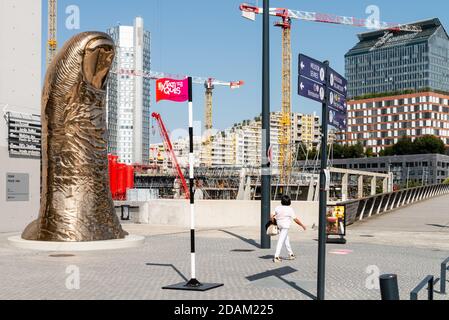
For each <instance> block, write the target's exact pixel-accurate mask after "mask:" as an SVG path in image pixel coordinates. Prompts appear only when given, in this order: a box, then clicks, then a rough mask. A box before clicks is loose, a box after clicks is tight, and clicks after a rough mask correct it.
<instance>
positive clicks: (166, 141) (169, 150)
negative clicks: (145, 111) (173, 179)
mask: <svg viewBox="0 0 449 320" xmlns="http://www.w3.org/2000/svg"><path fill="white" fill-rule="evenodd" d="M152 117H153V118H154V119H156V122H157V123H158V125H159V131H160V134H161V138H162V140H163V142H164V147H165V151H166V152H167V153H168V154H169V156H170V160H171V162H172V163H173V166H174V167H175V170H176V172H177V174H178V177H179V179H180V180H181V184H182V188H183V189H184V195H185V198H186V199H190V192H189V188H188V187H187V182H186V179H185V177H184V174H183V173H182V170H181V167H180V166H179V163H178V159H177V158H176V154H175V151H174V150H173V146H172V144H171V141H170V137H169V135H168V131H167V128H166V127H165V125H164V122H163V121H162V118H161V115H160V114H159V113H156V112H153V114H152Z"/></svg>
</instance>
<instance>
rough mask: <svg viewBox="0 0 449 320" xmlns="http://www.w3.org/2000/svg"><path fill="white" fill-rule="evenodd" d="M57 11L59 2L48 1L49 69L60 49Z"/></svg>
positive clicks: (54, 0) (55, 0)
mask: <svg viewBox="0 0 449 320" xmlns="http://www.w3.org/2000/svg"><path fill="white" fill-rule="evenodd" d="M57 10H58V9H57V0H48V17H47V18H48V35H47V37H48V39H47V67H48V66H49V65H50V63H51V62H52V60H53V58H54V57H55V56H56V51H57V49H58V41H57V19H58V18H57Z"/></svg>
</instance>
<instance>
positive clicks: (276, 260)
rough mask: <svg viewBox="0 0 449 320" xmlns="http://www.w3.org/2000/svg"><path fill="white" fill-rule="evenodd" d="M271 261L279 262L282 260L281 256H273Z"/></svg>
mask: <svg viewBox="0 0 449 320" xmlns="http://www.w3.org/2000/svg"><path fill="white" fill-rule="evenodd" d="M273 262H274V263H279V262H282V260H281V258H279V257H274V258H273Z"/></svg>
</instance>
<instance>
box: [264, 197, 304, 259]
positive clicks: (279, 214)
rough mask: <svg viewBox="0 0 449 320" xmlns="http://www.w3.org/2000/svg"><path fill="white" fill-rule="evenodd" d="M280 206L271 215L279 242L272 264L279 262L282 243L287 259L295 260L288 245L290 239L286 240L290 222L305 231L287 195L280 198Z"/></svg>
mask: <svg viewBox="0 0 449 320" xmlns="http://www.w3.org/2000/svg"><path fill="white" fill-rule="evenodd" d="M281 204H282V205H281V206H278V207H276V208H275V209H274V214H273V215H271V220H272V221H273V222H274V219H276V222H277V225H278V228H279V240H278V243H277V246H276V253H275V254H274V259H273V261H274V262H281V258H280V257H279V256H280V254H281V250H282V246H283V245H284V243H285V247H286V249H287V252H288V258H287V259H288V260H294V259H295V255H294V254H293V251H292V247H291V245H290V239H289V238H288V229H290V226H291V224H292V220H293V221H295V222H296V223H297V224H298V225H299V226H301V227H302V228H303V229H304V230H306V226H305V225H303V224H302V222H301V221H300V220H299V219H298V218H297V217H296V216H295V212H294V211H293V209H292V207H291V206H290V205H291V200H290V197H289V196H287V195H284V196H282V199H281Z"/></svg>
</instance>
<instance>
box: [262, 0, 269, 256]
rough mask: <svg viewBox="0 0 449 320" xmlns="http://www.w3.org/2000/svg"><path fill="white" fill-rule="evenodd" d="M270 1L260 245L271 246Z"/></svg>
mask: <svg viewBox="0 0 449 320" xmlns="http://www.w3.org/2000/svg"><path fill="white" fill-rule="evenodd" d="M269 13H270V1H269V0H264V1H263V35H262V38H263V41H262V42H263V44H262V47H263V48H262V158H261V159H262V171H261V175H262V184H261V202H262V203H261V221H260V222H261V223H260V247H261V248H262V249H269V248H270V247H271V243H270V242H271V241H270V237H269V236H268V235H267V233H266V231H265V223H266V222H268V220H269V219H270V211H271V203H270V201H271V172H270V163H269V161H268V150H269V148H270V15H269Z"/></svg>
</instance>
